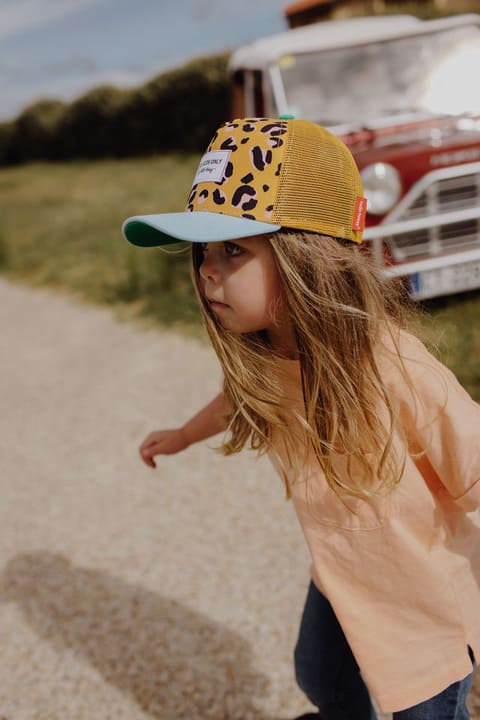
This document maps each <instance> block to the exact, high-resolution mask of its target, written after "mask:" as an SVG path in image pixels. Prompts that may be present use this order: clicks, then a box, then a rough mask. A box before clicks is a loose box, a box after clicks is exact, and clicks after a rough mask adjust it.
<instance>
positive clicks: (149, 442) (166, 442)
mask: <svg viewBox="0 0 480 720" xmlns="http://www.w3.org/2000/svg"><path fill="white" fill-rule="evenodd" d="M188 445H189V443H188V440H187V437H186V435H185V432H184V430H183V428H177V429H175V430H158V431H157V432H152V433H150V435H147V437H146V438H145V440H144V441H143V443H142V444H141V445H140V448H139V451H140V457H141V458H142V460H143V462H144V463H145V464H146V465H148V466H149V467H152V468H154V467H157V466H156V463H155V460H154V459H153V458H154V457H155V455H174V454H175V453H177V452H180V451H181V450H185V448H186V447H188Z"/></svg>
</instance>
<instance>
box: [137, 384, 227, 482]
mask: <svg viewBox="0 0 480 720" xmlns="http://www.w3.org/2000/svg"><path fill="white" fill-rule="evenodd" d="M227 415H228V407H227V403H226V400H225V397H224V395H223V393H219V394H218V395H217V396H216V397H215V398H214V399H213V400H212V401H211V402H210V403H208V405H205V407H204V408H202V409H201V410H200V411H199V412H198V413H197V414H196V415H194V416H193V417H192V418H190V420H188V421H187V422H186V423H185V425H183V426H182V427H179V428H174V429H172V430H158V431H156V432H152V433H150V434H149V435H147V437H146V438H145V440H144V441H143V443H142V444H141V445H140V448H139V450H140V457H141V458H142V460H143V461H144V463H145V464H146V465H149V466H150V467H153V468H154V467H156V464H155V460H154V457H155V455H173V454H174V453H177V452H180V451H181V450H185V449H186V448H187V447H188V446H189V445H193V443H196V442H199V441H200V440H206V439H207V438H209V437H212V435H216V434H217V433H219V432H222V431H225V430H226V429H227V425H228V423H227V419H226V418H227Z"/></svg>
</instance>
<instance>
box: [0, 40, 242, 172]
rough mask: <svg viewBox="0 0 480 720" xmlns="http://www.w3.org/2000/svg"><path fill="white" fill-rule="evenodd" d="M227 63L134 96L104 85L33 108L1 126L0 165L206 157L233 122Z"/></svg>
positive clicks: (199, 66) (190, 70)
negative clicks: (178, 154) (219, 132)
mask: <svg viewBox="0 0 480 720" xmlns="http://www.w3.org/2000/svg"><path fill="white" fill-rule="evenodd" d="M227 62H228V54H226V53H224V54H221V55H212V56H210V57H204V58H198V59H196V60H192V61H191V62H189V63H187V64H186V65H185V66H183V67H181V68H178V69H176V70H172V71H170V72H166V73H162V74H160V75H157V76H156V77H154V78H153V79H152V80H150V81H149V82H147V83H146V84H145V85H143V86H141V87H140V88H138V89H135V90H121V89H119V88H116V87H113V86H110V85H104V86H100V87H96V88H94V89H93V90H90V91H89V92H87V93H85V94H84V95H82V96H81V97H79V98H78V99H77V100H75V101H74V102H72V103H71V104H70V105H65V104H64V103H61V102H59V101H56V100H41V101H39V102H37V103H34V104H33V105H31V106H29V107H28V108H26V109H25V110H24V111H23V112H22V113H21V115H20V116H19V117H18V118H17V119H16V120H14V121H13V122H12V123H10V124H8V123H4V124H3V125H0V164H3V165H6V164H16V163H22V162H27V161H29V160H39V159H43V160H59V159H63V160H68V159H77V158H100V157H126V156H134V155H149V154H152V153H156V152H165V151H168V152H171V151H183V152H195V151H198V152H200V151H201V150H203V148H204V146H205V145H206V144H207V143H208V141H209V140H210V137H211V136H212V134H213V132H214V131H215V128H216V127H217V126H218V125H219V124H220V123H221V122H223V120H225V118H226V117H227V116H228V104H229V89H228V77H227Z"/></svg>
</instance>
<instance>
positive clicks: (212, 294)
mask: <svg viewBox="0 0 480 720" xmlns="http://www.w3.org/2000/svg"><path fill="white" fill-rule="evenodd" d="M202 251H203V261H202V263H201V265H200V268H199V273H200V285H201V288H202V291H203V294H204V296H205V298H206V300H207V302H208V304H209V305H210V308H211V310H212V312H213V313H215V315H216V317H217V319H218V321H219V322H220V324H221V325H222V327H224V328H225V329H226V330H229V331H230V332H234V333H251V332H259V331H260V330H265V331H266V332H267V335H268V337H269V340H270V342H271V343H272V345H273V346H274V347H276V348H278V349H280V350H285V349H287V350H288V349H290V350H292V349H294V348H292V340H293V337H294V336H293V329H292V325H291V322H290V320H289V318H288V317H287V313H286V311H285V303H284V302H283V292H282V284H281V279H280V275H279V272H278V269H277V266H276V263H275V260H274V255H273V250H272V248H271V246H270V243H269V242H267V240H266V238H265V236H258V237H249V238H242V239H239V240H235V241H229V242H213V243H203V244H202Z"/></svg>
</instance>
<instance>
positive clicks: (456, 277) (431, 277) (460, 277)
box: [409, 260, 480, 300]
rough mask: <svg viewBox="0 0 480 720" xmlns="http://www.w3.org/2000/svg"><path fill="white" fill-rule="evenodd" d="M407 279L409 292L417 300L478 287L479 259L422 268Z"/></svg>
mask: <svg viewBox="0 0 480 720" xmlns="http://www.w3.org/2000/svg"><path fill="white" fill-rule="evenodd" d="M409 280H410V291H411V294H412V295H413V297H414V298H416V299H418V300H421V299H424V298H430V297H436V296H437V295H449V294H450V293H456V292H462V291H464V290H473V289H475V288H478V287H480V260H473V261H472V262H468V263H459V264H457V265H448V266H446V267H441V268H435V269H433V270H424V271H423V272H419V273H414V274H413V275H410V278H409Z"/></svg>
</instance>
